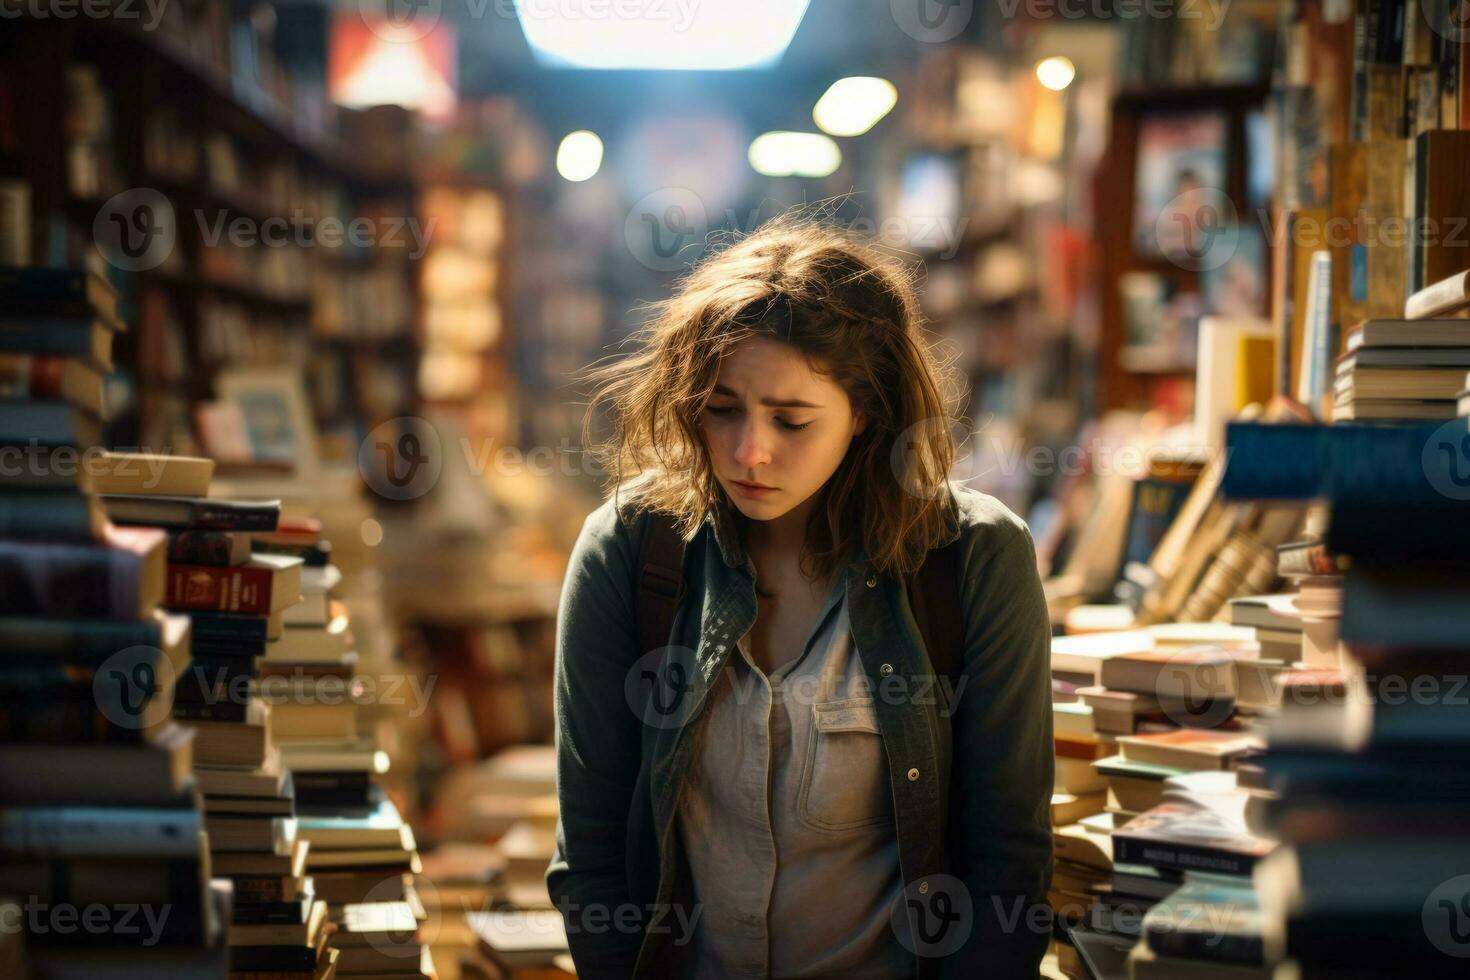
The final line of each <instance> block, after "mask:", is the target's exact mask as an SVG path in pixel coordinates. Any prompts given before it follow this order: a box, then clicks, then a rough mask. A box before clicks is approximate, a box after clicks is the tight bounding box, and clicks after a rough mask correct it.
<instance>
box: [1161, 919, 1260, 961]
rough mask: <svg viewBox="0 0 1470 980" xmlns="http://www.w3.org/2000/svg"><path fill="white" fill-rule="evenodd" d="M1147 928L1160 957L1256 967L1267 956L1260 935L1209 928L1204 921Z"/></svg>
mask: <svg viewBox="0 0 1470 980" xmlns="http://www.w3.org/2000/svg"><path fill="white" fill-rule="evenodd" d="M1210 925H1213V923H1210ZM1145 929H1146V932H1147V938H1148V946H1149V949H1151V950H1153V951H1154V952H1155V953H1157V954H1159V955H1160V956H1174V957H1178V958H1180V959H1188V960H1202V961H1204V962H1207V963H1240V964H1244V965H1248V966H1253V965H1258V964H1260V962H1261V958H1262V955H1263V950H1262V948H1261V937H1260V936H1258V935H1257V936H1251V935H1230V934H1229V933H1225V932H1221V931H1219V930H1217V929H1211V928H1206V923H1204V922H1196V923H1194V924H1193V926H1188V925H1186V927H1185V928H1180V929H1172V928H1167V927H1159V926H1153V927H1145Z"/></svg>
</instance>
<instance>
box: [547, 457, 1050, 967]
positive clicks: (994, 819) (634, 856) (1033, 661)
mask: <svg viewBox="0 0 1470 980" xmlns="http://www.w3.org/2000/svg"><path fill="white" fill-rule="evenodd" d="M950 490H951V496H952V499H953V506H952V507H951V508H950V509H949V534H948V540H950V541H952V540H954V538H956V537H962V538H963V543H962V544H961V546H960V548H961V551H960V568H961V569H962V578H963V582H962V583H961V587H960V595H961V597H962V601H963V602H964V606H965V608H964V623H965V630H964V647H963V652H962V665H963V666H962V669H961V672H960V675H959V677H958V679H957V681H956V682H955V684H954V688H955V690H954V692H953V694H951V693H950V692H949V691H948V690H947V687H948V682H947V681H946V682H945V683H943V684H941V683H938V682H936V680H935V679H934V676H933V673H932V671H931V668H930V666H929V661H928V658H927V657H926V656H925V653H924V647H923V641H922V640H921V638H920V634H919V630H918V626H917V625H916V623H915V621H914V618H913V614H912V612H911V610H910V608H909V603H908V598H907V595H906V594H905V591H904V588H903V585H902V583H901V582H899V581H898V580H896V579H895V578H893V577H892V576H888V575H883V576H874V575H872V573H871V572H870V570H869V567H868V564H867V561H866V552H865V551H863V550H862V549H861V548H860V547H859V548H858V550H857V551H856V553H855V558H854V561H853V562H852V563H851V564H850V565H849V566H848V567H847V570H846V579H847V584H846V589H847V597H846V598H847V602H848V607H849V618H850V621H851V625H852V633H853V639H854V643H855V645H856V648H857V650H858V652H859V655H860V656H861V658H862V661H863V665H864V667H865V669H866V673H867V676H868V680H869V681H870V682H871V683H872V685H873V692H874V700H875V703H876V704H875V706H876V709H877V713H878V721H879V728H880V729H881V731H882V737H883V744H884V747H885V750H886V753H887V757H888V763H889V779H890V781H891V786H892V788H893V801H894V807H895V826H896V830H897V834H898V843H899V864H900V869H901V872H902V875H903V880H904V882H905V883H906V890H905V899H906V901H905V905H906V906H908V908H907V909H899V910H896V912H895V915H894V921H895V929H897V930H898V931H899V936H900V939H901V940H902V941H904V943H905V945H906V946H907V947H908V948H910V949H913V950H914V951H915V954H916V956H915V967H914V971H915V975H916V976H918V977H951V976H952V977H995V978H1007V980H1008V978H1011V977H1026V978H1028V980H1029V978H1034V977H1035V976H1036V975H1037V967H1038V964H1039V963H1040V961H1041V957H1042V955H1043V953H1044V952H1045V948H1046V942H1047V938H1048V937H1049V935H1050V931H1051V930H1050V916H1049V910H1048V909H1047V907H1046V904H1045V903H1046V891H1047V889H1048V887H1049V884H1050V878H1051V860H1052V837H1051V827H1050V811H1049V804H1050V799H1051V791H1052V770H1053V745H1052V714H1051V682H1050V649H1051V641H1050V637H1051V631H1050V627H1049V624H1048V619H1047V612H1046V602H1045V600H1044V598H1043V595H1042V589H1041V581H1040V578H1039V576H1038V574H1037V570H1036V561H1035V549H1034V546H1033V544H1032V541H1031V536H1030V534H1029V532H1028V531H1027V529H1026V526H1025V524H1023V523H1022V522H1021V521H1020V520H1019V519H1018V518H1017V517H1016V516H1015V515H1014V514H1012V513H1011V512H1010V511H1009V510H1007V509H1006V508H1005V506H1004V505H1002V504H1001V503H1000V502H999V501H997V500H995V499H994V498H993V497H990V496H987V495H985V494H982V493H979V492H977V491H975V490H971V489H969V488H968V487H965V486H964V485H962V484H958V483H951V484H950ZM621 503H622V506H615V501H614V500H613V499H609V500H608V501H606V502H605V503H604V504H603V505H602V506H601V507H599V508H598V509H597V510H595V511H594V512H593V513H592V514H591V515H589V516H588V518H587V520H586V522H585V523H584V525H583V527H582V531H581V534H580V536H579V538H578V540H577V544H576V546H575V548H574V549H573V551H572V555H571V560H570V564H569V566H568V569H567V577H566V582H565V585H564V587H563V591H562V596H561V605H560V609H559V612H558V617H557V631H556V695H555V698H556V705H555V707H556V750H557V796H558V799H559V801H560V804H561V815H560V820H559V822H558V824H557V832H556V839H557V849H556V853H555V855H554V857H553V858H552V862H551V865H550V866H549V867H548V868H547V871H546V883H547V886H548V887H549V889H550V892H551V896H552V899H553V901H555V902H556V903H557V906H558V908H560V909H561V911H562V915H563V918H564V920H565V922H566V926H567V933H568V939H569V941H570V943H571V949H572V955H573V958H574V959H575V961H576V965H577V970H578V974H579V975H580V976H582V977H629V976H638V977H645V976H646V977H660V976H668V975H671V974H672V973H673V969H674V968H673V966H671V964H672V963H675V962H677V960H676V959H672V958H671V957H673V958H676V957H678V956H679V954H680V953H682V952H683V951H685V950H686V949H687V948H688V944H687V943H686V942H684V941H683V940H685V939H687V938H688V923H689V921H690V918H691V917H692V916H693V915H694V914H697V912H698V908H697V904H696V902H695V901H694V898H693V893H692V890H691V885H690V882H689V878H688V871H687V867H685V862H684V861H683V859H682V854H681V853H680V852H681V850H682V849H681V848H680V847H679V846H678V834H677V833H676V831H675V827H674V815H675V811H676V806H677V802H678V792H679V790H680V788H681V787H682V786H683V784H684V781H685V779H684V777H685V773H686V772H687V769H688V766H689V763H690V760H691V758H692V756H693V748H694V745H695V744H696V741H697V734H698V731H699V723H700V721H701V720H702V719H703V717H704V716H705V712H704V711H703V710H702V709H703V708H704V706H705V705H706V704H707V703H708V702H707V699H706V698H705V694H706V693H707V692H708V690H709V688H710V687H711V685H712V683H713V681H714V680H715V679H716V678H717V677H718V676H719V672H720V671H721V670H723V669H724V668H725V665H726V659H727V657H728V656H729V655H730V652H731V651H732V650H733V648H734V642H735V640H736V639H737V638H738V637H740V636H741V635H742V634H743V633H744V632H745V631H746V630H747V629H749V628H750V626H751V625H752V623H754V621H755V616H756V599H755V568H754V565H753V564H752V563H751V562H750V560H749V558H748V557H747V556H746V554H745V552H744V549H743V548H742V546H741V542H740V539H739V533H738V530H737V529H736V527H735V524H734V520H733V515H732V514H731V513H730V512H729V511H728V509H727V508H725V507H721V508H716V509H713V510H711V511H710V513H709V514H708V515H707V517H706V519H705V521H704V523H703V524H701V525H700V526H698V527H697V528H696V529H695V530H694V532H693V533H692V535H691V537H690V539H689V541H688V546H687V550H686V553H685V578H686V584H687V588H688V591H687V594H686V599H685V601H684V603H683V605H682V606H681V608H680V610H679V614H678V616H677V617H676V618H675V621H674V628H673V633H672V636H671V637H670V647H669V650H668V652H667V654H665V653H664V652H662V651H654V652H653V653H651V654H645V655H643V656H642V657H641V658H640V657H639V655H638V651H637V649H636V647H637V641H636V640H635V629H634V622H633V594H634V588H635V582H634V576H635V574H636V566H637V563H638V555H639V553H640V550H639V549H640V546H641V544H642V540H643V534H644V532H645V530H646V527H647V516H646V515H644V514H636V515H635V514H633V513H632V512H631V511H630V510H629V509H628V507H627V506H626V500H624V501H621ZM655 683H656V684H657V685H658V688H657V689H656V690H652V691H651V693H650V689H651V688H652V686H653V685H654V684H655ZM812 914H813V915H820V914H821V910H820V909H813V910H812Z"/></svg>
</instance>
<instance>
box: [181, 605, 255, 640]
mask: <svg viewBox="0 0 1470 980" xmlns="http://www.w3.org/2000/svg"><path fill="white" fill-rule="evenodd" d="M189 622H190V625H191V627H192V632H193V635H194V643H195V644H196V646H197V645H200V644H202V643H205V642H208V641H218V642H219V643H221V644H222V645H229V644H233V643H247V642H249V643H264V642H266V640H267V636H266V634H267V633H268V632H269V630H270V624H269V623H268V622H267V619H266V617H264V616H240V615H234V614H231V613H220V612H210V611H208V610H204V609H191V610H189Z"/></svg>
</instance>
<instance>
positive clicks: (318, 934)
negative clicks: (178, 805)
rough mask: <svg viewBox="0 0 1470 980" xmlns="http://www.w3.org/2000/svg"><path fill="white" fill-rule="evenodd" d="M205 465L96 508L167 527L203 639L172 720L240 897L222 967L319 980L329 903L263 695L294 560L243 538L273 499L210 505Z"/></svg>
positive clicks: (181, 461) (264, 519)
mask: <svg viewBox="0 0 1470 980" xmlns="http://www.w3.org/2000/svg"><path fill="white" fill-rule="evenodd" d="M208 462H209V461H208V460H191V459H188V458H185V457H175V458H171V459H169V460H168V463H169V465H170V466H172V467H173V468H174V470H175V478H173V479H169V480H166V481H159V480H151V479H145V480H140V481H137V482H136V483H135V484H133V485H127V486H117V487H113V488H112V489H113V492H110V493H108V494H105V495H103V497H102V500H103V503H104V506H105V507H106V509H107V512H108V514H109V516H110V517H111V518H112V519H113V520H115V521H119V522H126V523H131V524H141V525H156V526H160V527H162V528H166V529H167V533H168V559H169V561H168V566H167V595H166V604H167V605H168V606H169V607H170V608H171V609H172V610H175V611H176V612H178V613H181V614H186V615H188V616H189V617H190V621H191V622H192V623H193V624H194V628H195V631H196V635H197V636H198V637H199V639H198V640H197V641H196V646H195V657H194V662H193V663H192V664H191V665H190V667H189V669H188V671H187V672H186V673H185V674H184V675H183V676H182V677H181V679H180V682H179V697H178V698H177V699H176V702H175V704H174V711H173V715H174V718H175V720H176V721H178V722H180V723H181V724H185V725H188V726H190V727H191V728H193V729H194V730H195V731H196V732H197V734H196V736H195V753H194V771H195V776H196V779H197V781H198V784H199V787H200V789H201V791H202V792H203V794H204V801H205V811H206V818H205V824H206V827H207V829H208V830H209V835H210V846H211V852H212V858H213V862H214V866H215V870H216V873H217V874H219V875H221V876H224V877H228V878H231V879H233V881H234V882H235V885H236V887H237V888H238V890H239V891H238V894H237V899H236V902H235V907H234V912H233V918H232V921H231V924H230V929H229V946H230V968H231V970H232V971H236V972H240V971H249V972H252V973H257V974H262V975H267V976H280V977H285V976H292V977H296V976H300V977H314V978H322V977H326V976H329V975H331V973H332V971H333V968H334V966H333V962H332V958H331V957H329V956H327V955H326V952H325V951H326V939H327V935H328V933H329V931H330V930H329V926H328V923H327V914H328V907H327V905H326V903H325V902H324V901H322V900H321V899H319V898H318V897H317V896H316V895H315V891H314V888H313V884H312V882H311V880H310V878H309V877H307V876H306V874H305V866H304V862H305V856H306V854H307V852H308V848H307V847H306V845H305V843H304V842H301V841H298V839H297V825H296V813H295V792H294V784H293V781H292V777H291V773H290V771H289V770H288V769H286V768H284V767H283V766H282V765H281V762H280V758H279V754H278V753H277V752H276V751H275V750H274V748H273V746H272V744H271V721H272V719H271V711H270V705H269V704H268V703H266V701H265V700H264V699H262V698H261V696H260V692H259V689H258V684H259V670H258V664H259V661H260V660H261V659H262V658H263V656H264V653H265V650H266V648H267V647H268V646H269V645H270V637H271V635H272V634H273V633H279V632H281V631H282V630H283V629H284V626H283V624H282V622H281V621H282V618H283V616H284V613H285V610H286V609H287V608H289V607H290V606H292V605H294V604H297V603H298V602H299V599H300V594H301V565H302V561H301V559H300V558H295V557H285V556H279V555H272V554H266V553H259V554H257V553H255V552H254V550H253V548H252V541H251V535H252V534H253V533H266V532H269V531H272V530H274V529H275V527H276V524H277V522H278V520H279V515H280V504H279V502H277V501H264V502H256V501H228V500H219V499H214V498H210V497H209V495H208V494H209V482H210V476H211V470H212V467H211V466H205V465H202V464H207V463H208ZM186 469H190V472H185V470H186ZM191 474H192V476H193V479H188V478H187V477H188V476H190V475H191ZM160 533H162V532H160Z"/></svg>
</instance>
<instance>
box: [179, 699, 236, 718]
mask: <svg viewBox="0 0 1470 980" xmlns="http://www.w3.org/2000/svg"><path fill="white" fill-rule="evenodd" d="M249 714H250V702H249V701H248V700H245V701H238V702H237V701H231V700H227V699H217V700H208V701H175V702H174V708H173V717H174V720H175V721H183V722H190V721H224V722H230V723H233V724H244V723H245V722H246V721H247V720H248V716H249Z"/></svg>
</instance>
